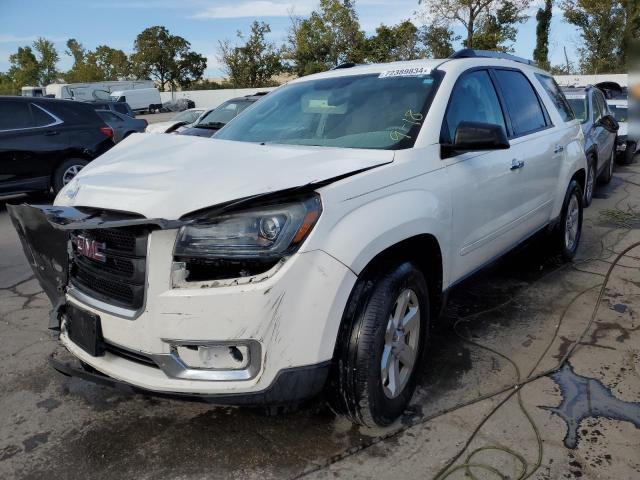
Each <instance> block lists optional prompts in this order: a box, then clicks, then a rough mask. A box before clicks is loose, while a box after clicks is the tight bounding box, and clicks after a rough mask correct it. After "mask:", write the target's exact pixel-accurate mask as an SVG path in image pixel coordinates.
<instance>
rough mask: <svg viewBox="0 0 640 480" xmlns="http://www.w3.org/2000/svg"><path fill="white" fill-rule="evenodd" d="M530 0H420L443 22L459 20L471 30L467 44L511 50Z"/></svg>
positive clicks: (482, 47)
mask: <svg viewBox="0 0 640 480" xmlns="http://www.w3.org/2000/svg"><path fill="white" fill-rule="evenodd" d="M529 2H530V0H420V1H419V3H420V4H422V5H424V8H425V9H426V12H427V13H428V14H429V15H430V16H431V17H432V18H435V19H436V21H437V24H438V25H440V26H443V25H445V26H447V27H448V26H450V25H451V24H459V25H461V26H462V27H464V29H465V30H466V32H467V36H466V38H465V40H464V42H463V43H464V45H465V47H467V48H481V49H487V50H500V51H505V52H506V51H511V50H512V46H511V45H510V44H508V43H507V42H514V41H515V39H516V33H517V30H516V24H518V23H521V22H523V21H524V20H525V19H526V18H525V16H524V15H523V12H524V11H525V9H526V8H527V7H528V5H529Z"/></svg>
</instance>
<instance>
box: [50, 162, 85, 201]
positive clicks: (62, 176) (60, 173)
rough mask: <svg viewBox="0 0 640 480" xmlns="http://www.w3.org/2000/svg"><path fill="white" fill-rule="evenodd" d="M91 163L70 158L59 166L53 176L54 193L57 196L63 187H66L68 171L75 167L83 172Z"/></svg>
mask: <svg viewBox="0 0 640 480" xmlns="http://www.w3.org/2000/svg"><path fill="white" fill-rule="evenodd" d="M88 163H89V162H88V161H86V160H82V159H81V158H70V159H68V160H65V161H64V162H62V164H60V166H58V168H57V169H56V171H55V173H54V174H53V181H52V182H51V183H52V184H53V192H54V193H55V194H57V193H58V192H59V191H60V190H62V187H64V186H65V185H66V179H67V178H68V174H69V172H68V170H69V169H72V168H73V167H75V168H76V169H77V170H78V171H80V170H82V169H83V168H84V167H85V166H86V165H87V164H88Z"/></svg>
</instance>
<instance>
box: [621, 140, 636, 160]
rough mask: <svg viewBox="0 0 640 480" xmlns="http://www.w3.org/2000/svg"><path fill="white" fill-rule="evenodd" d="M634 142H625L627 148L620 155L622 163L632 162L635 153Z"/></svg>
mask: <svg viewBox="0 0 640 480" xmlns="http://www.w3.org/2000/svg"><path fill="white" fill-rule="evenodd" d="M636 148H637V144H636V142H629V143H627V148H626V150H625V151H624V153H623V155H622V164H623V165H631V164H632V163H633V157H635V155H636Z"/></svg>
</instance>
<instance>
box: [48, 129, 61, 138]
mask: <svg viewBox="0 0 640 480" xmlns="http://www.w3.org/2000/svg"><path fill="white" fill-rule="evenodd" d="M54 135H60V132H58V131H57V130H49V131H47V132H44V136H45V137H53V136H54Z"/></svg>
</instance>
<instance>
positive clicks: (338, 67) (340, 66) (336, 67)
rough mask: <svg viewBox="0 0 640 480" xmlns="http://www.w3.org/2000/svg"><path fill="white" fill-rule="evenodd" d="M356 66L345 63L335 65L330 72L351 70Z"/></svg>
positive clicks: (351, 63)
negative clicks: (342, 69)
mask: <svg viewBox="0 0 640 480" xmlns="http://www.w3.org/2000/svg"><path fill="white" fill-rule="evenodd" d="M356 65H357V64H355V63H353V62H345V63H341V64H340V65H337V66H335V67H333V68H332V69H331V70H339V69H340V68H351V67H355V66H356Z"/></svg>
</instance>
